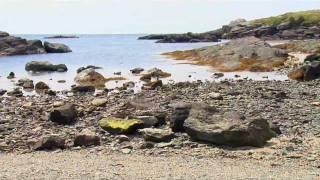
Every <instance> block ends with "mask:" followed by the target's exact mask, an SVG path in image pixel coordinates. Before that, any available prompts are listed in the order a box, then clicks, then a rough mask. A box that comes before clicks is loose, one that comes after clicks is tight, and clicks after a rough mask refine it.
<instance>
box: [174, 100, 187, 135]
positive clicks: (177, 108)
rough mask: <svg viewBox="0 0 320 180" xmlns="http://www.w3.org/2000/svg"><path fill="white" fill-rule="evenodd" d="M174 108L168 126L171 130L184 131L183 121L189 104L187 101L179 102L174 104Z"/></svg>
mask: <svg viewBox="0 0 320 180" xmlns="http://www.w3.org/2000/svg"><path fill="white" fill-rule="evenodd" d="M173 108H174V110H173V113H172V116H171V119H170V127H171V129H172V131H173V132H183V131H184V126H183V124H184V121H185V120H186V119H187V118H188V116H189V113H190V109H191V105H190V104H187V103H179V104H176V105H174V107H173Z"/></svg>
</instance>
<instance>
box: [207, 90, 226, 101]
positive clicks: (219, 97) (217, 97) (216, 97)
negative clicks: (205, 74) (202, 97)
mask: <svg viewBox="0 0 320 180" xmlns="http://www.w3.org/2000/svg"><path fill="white" fill-rule="evenodd" d="M209 97H210V98H211V99H214V100H223V97H222V95H221V94H220V93H215V92H212V93H210V94H209Z"/></svg>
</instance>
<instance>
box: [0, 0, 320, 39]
mask: <svg viewBox="0 0 320 180" xmlns="http://www.w3.org/2000/svg"><path fill="white" fill-rule="evenodd" d="M0 1H1V4H0V30H4V31H8V32H10V33H14V34H22V33H23V34H26V33H28V34H56V33H67V34H68V33H69V34H75V33H78V34H86V33H101V34H107V33H114V34H121V33H169V32H174V33H178V32H186V31H192V32H203V31H208V30H212V29H215V28H218V27H220V26H221V25H223V24H226V23H228V22H229V21H231V20H234V19H237V18H246V19H254V18H259V17H266V16H271V15H278V14H282V13H285V12H288V11H299V10H309V9H320V0H0Z"/></svg>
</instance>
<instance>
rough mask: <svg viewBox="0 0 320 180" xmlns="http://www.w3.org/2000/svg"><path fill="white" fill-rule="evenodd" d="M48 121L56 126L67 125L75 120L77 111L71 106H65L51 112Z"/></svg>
mask: <svg viewBox="0 0 320 180" xmlns="http://www.w3.org/2000/svg"><path fill="white" fill-rule="evenodd" d="M48 119H49V120H50V121H52V122H55V123H58V124H63V125H69V124H72V123H74V122H75V121H76V120H77V111H76V108H75V106H74V105H73V104H65V105H63V106H60V107H57V108H55V109H54V110H53V111H51V112H50V114H49V118H48Z"/></svg>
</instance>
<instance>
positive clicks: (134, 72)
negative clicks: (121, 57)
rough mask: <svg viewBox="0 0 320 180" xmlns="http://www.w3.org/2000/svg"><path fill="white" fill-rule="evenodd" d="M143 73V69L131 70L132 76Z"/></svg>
mask: <svg viewBox="0 0 320 180" xmlns="http://www.w3.org/2000/svg"><path fill="white" fill-rule="evenodd" d="M142 71H144V69H143V68H134V69H131V70H130V72H131V73H132V74H140V73H141V72H142Z"/></svg>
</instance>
